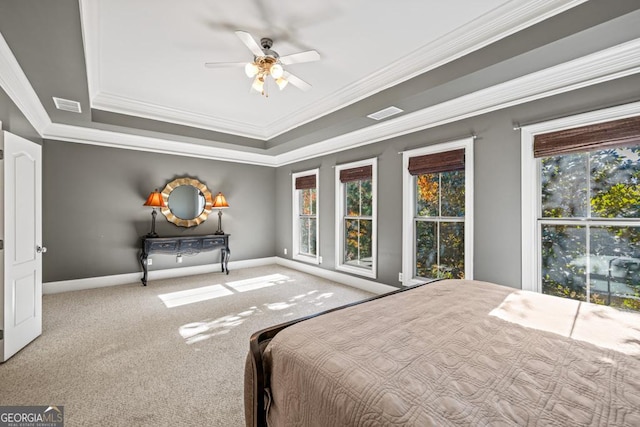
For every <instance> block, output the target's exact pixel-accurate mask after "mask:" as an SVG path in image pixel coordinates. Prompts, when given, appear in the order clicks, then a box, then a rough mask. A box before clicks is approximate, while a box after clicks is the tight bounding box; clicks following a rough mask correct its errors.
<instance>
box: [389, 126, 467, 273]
mask: <svg viewBox="0 0 640 427" xmlns="http://www.w3.org/2000/svg"><path fill="white" fill-rule="evenodd" d="M403 158H404V185H403V199H404V207H403V212H404V214H403V239H402V240H403V254H402V259H403V268H402V270H403V271H402V277H403V284H405V285H411V284H414V283H418V282H421V281H424V279H437V278H456V279H458V278H467V279H470V278H472V274H473V273H472V272H473V265H472V262H473V254H472V252H473V242H472V236H473V231H472V227H473V222H472V218H473V139H472V138H469V139H465V140H461V141H453V142H450V143H445V144H438V145H434V146H430V147H424V148H420V149H416V150H410V151H406V152H404V153H403Z"/></svg>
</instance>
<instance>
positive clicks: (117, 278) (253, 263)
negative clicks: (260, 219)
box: [42, 257, 276, 294]
mask: <svg viewBox="0 0 640 427" xmlns="http://www.w3.org/2000/svg"><path fill="white" fill-rule="evenodd" d="M275 263H276V257H268V258H256V259H247V260H241V261H231V262H229V270H231V271H233V270H235V269H240V268H249V267H260V266H263V265H271V264H275ZM221 268H222V267H221V266H220V263H217V264H207V265H195V266H191V267H182V268H169V269H165V270H156V271H153V270H151V271H149V275H148V280H161V279H171V278H174V277H184V276H193V275H196V274H207V273H213V272H219V271H220V270H221ZM141 278H142V272H139V273H127V274H116V275H113V276H101V277H87V278H84V279H75V280H62V281H59V282H47V283H43V284H42V293H43V294H57V293H60V292H69V291H79V290H83V289H94V288H103V287H105V286H117V285H129V284H131V283H138V284H141V283H140V279H141Z"/></svg>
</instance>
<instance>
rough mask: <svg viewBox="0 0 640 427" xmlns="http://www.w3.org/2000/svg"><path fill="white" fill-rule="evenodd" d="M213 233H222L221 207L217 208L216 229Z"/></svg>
mask: <svg viewBox="0 0 640 427" xmlns="http://www.w3.org/2000/svg"><path fill="white" fill-rule="evenodd" d="M213 234H224V231H222V209H218V230H216V232H215V233H213Z"/></svg>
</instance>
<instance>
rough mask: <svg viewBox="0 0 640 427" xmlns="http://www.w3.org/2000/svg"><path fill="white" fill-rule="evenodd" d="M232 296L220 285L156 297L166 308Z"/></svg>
mask: <svg viewBox="0 0 640 427" xmlns="http://www.w3.org/2000/svg"><path fill="white" fill-rule="evenodd" d="M227 295H233V292H232V291H230V290H229V289H227V288H225V287H224V286H222V285H211V286H203V287H201V288H193V289H187V290H185V291H177V292H171V293H168V294H161V295H158V298H160V299H161V300H162V302H163V303H164V305H166V306H167V308H173V307H180V306H182V305H187V304H193V303H195V302H200V301H207V300H211V299H214V298H220V297H224V296H227Z"/></svg>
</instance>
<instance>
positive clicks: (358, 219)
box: [336, 159, 377, 278]
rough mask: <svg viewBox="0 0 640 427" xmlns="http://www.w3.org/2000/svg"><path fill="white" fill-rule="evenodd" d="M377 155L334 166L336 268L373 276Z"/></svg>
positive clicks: (374, 266) (374, 269)
mask: <svg viewBox="0 0 640 427" xmlns="http://www.w3.org/2000/svg"><path fill="white" fill-rule="evenodd" d="M376 175H377V162H376V159H370V160H363V161H360V162H355V163H349V164H346V165H339V166H336V268H337V269H338V270H343V271H347V272H350V273H355V274H360V275H363V276H367V277H372V278H375V277H376V252H377V251H376V227H377V225H376V216H377V206H376V204H377V197H376V192H377V190H376V186H377V184H376Z"/></svg>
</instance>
